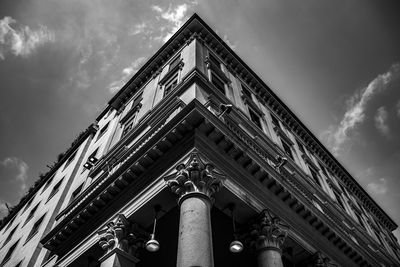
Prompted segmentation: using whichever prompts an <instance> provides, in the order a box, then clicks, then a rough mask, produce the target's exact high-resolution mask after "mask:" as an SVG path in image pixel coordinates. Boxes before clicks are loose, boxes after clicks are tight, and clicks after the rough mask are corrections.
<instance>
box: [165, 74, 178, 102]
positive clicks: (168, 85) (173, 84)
mask: <svg viewBox="0 0 400 267" xmlns="http://www.w3.org/2000/svg"><path fill="white" fill-rule="evenodd" d="M177 85H178V71H176V72H175V73H174V74H173V75H172V77H171V78H170V79H169V80H168V81H167V82H166V83H165V87H164V96H166V95H168V94H169V93H170V92H171V91H172V90H173V89H174V88H175V87H176V86H177Z"/></svg>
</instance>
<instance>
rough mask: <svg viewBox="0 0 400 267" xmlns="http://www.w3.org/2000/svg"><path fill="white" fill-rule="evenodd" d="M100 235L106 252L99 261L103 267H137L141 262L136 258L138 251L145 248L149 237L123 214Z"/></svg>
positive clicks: (102, 246)
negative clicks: (144, 245)
mask: <svg viewBox="0 0 400 267" xmlns="http://www.w3.org/2000/svg"><path fill="white" fill-rule="evenodd" d="M98 235H99V245H100V247H101V248H102V249H104V250H105V251H106V252H105V254H104V256H103V257H101V258H100V259H99V261H100V263H101V265H100V266H101V267H128V266H129V267H135V266H136V263H138V262H139V259H138V258H136V257H135V254H136V250H137V249H138V248H139V247H143V244H144V242H145V240H146V237H147V236H148V234H146V233H145V232H144V231H142V230H140V229H139V227H138V226H137V225H136V224H134V223H131V222H129V221H128V220H127V219H126V218H125V216H124V215H122V214H118V215H117V219H116V220H115V222H114V221H111V222H109V223H108V224H107V226H106V227H105V228H104V229H102V230H100V231H99V232H98Z"/></svg>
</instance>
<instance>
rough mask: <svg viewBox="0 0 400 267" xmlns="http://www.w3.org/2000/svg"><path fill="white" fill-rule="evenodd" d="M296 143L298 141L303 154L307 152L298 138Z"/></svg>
mask: <svg viewBox="0 0 400 267" xmlns="http://www.w3.org/2000/svg"><path fill="white" fill-rule="evenodd" d="M296 143H297V146H298V147H299V150H300V152H301V153H303V154H305V153H306V151H305V149H304V146H303V144H302V143H300V142H299V140H297V139H296Z"/></svg>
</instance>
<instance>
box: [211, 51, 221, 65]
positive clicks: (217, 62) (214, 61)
mask: <svg viewBox="0 0 400 267" xmlns="http://www.w3.org/2000/svg"><path fill="white" fill-rule="evenodd" d="M209 59H210V62H211V63H212V64H214V65H215V66H217V67H218V68H221V62H220V61H219V59H218V58H216V57H215V56H214V55H213V54H211V53H210V54H209Z"/></svg>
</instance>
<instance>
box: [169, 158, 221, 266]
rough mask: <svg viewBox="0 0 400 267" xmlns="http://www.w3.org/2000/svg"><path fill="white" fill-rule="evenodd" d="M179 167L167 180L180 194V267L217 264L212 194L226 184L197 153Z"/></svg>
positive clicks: (172, 188) (178, 259) (178, 262)
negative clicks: (211, 211)
mask: <svg viewBox="0 0 400 267" xmlns="http://www.w3.org/2000/svg"><path fill="white" fill-rule="evenodd" d="M176 170H177V172H176V173H175V174H174V175H173V176H172V178H169V177H166V178H165V179H166V182H167V184H168V185H169V187H170V188H171V190H172V191H173V192H174V193H176V194H177V195H178V197H179V200H178V204H179V206H180V221H179V237H178V256H177V266H178V267H188V266H201V267H211V266H214V259H213V248H212V232H211V218H210V209H211V205H212V195H213V194H214V193H215V192H217V191H218V190H219V189H220V187H221V185H222V183H221V176H220V175H218V174H217V173H215V172H214V167H213V166H212V165H211V164H204V163H203V162H202V161H201V159H200V157H199V155H198V153H197V152H193V153H192V154H191V156H190V159H189V161H188V163H187V164H183V163H181V164H179V165H178V166H177V167H176ZM170 177H171V176H170Z"/></svg>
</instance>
